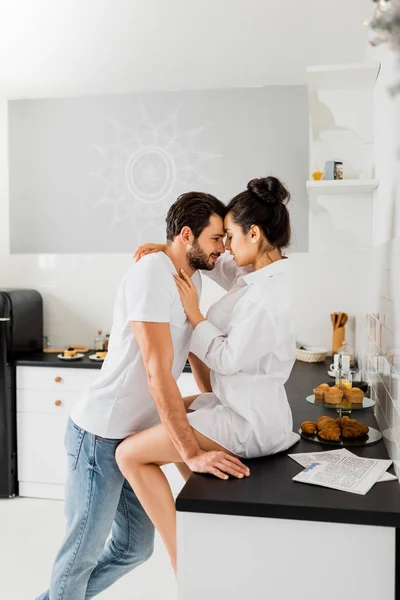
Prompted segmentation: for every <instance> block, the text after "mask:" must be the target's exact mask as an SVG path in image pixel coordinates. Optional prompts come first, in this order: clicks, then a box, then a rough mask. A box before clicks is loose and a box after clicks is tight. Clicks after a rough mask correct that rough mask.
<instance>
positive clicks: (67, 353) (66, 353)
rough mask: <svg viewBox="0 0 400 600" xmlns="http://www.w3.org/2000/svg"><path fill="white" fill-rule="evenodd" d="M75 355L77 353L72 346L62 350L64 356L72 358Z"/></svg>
mask: <svg viewBox="0 0 400 600" xmlns="http://www.w3.org/2000/svg"><path fill="white" fill-rule="evenodd" d="M76 355H77V351H76V350H74V349H73V348H68V350H64V356H65V358H73V357H74V356H76Z"/></svg>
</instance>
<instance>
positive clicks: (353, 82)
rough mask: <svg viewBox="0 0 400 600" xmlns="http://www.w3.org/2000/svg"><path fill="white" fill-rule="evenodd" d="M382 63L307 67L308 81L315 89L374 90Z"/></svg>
mask: <svg viewBox="0 0 400 600" xmlns="http://www.w3.org/2000/svg"><path fill="white" fill-rule="evenodd" d="M379 69H380V65H379V64H375V63H354V64H349V65H328V66H319V67H318V66H317V67H307V81H308V85H309V87H310V88H311V89H314V90H318V91H320V90H347V91H351V90H372V89H373V88H374V85H375V82H376V79H377V77H378V74H379Z"/></svg>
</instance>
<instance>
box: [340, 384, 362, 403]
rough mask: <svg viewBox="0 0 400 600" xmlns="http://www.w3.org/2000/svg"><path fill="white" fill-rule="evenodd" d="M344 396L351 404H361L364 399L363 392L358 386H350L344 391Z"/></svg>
mask: <svg viewBox="0 0 400 600" xmlns="http://www.w3.org/2000/svg"><path fill="white" fill-rule="evenodd" d="M344 397H345V398H346V400H348V401H349V402H351V403H352V404H361V403H362V401H363V400H364V392H363V391H362V390H360V388H358V387H355V388H350V389H349V390H345V391H344Z"/></svg>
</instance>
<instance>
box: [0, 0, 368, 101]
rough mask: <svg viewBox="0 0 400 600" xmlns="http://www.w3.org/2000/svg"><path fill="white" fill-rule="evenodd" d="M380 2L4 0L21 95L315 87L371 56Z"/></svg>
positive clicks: (2, 76)
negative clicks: (314, 75) (321, 76)
mask: <svg viewBox="0 0 400 600" xmlns="http://www.w3.org/2000/svg"><path fill="white" fill-rule="evenodd" d="M371 12H372V1H371V0H197V1H195V0H34V1H33V0H0V93H1V94H3V95H6V96H8V97H12V98H21V97H22V98H33V97H56V96H70V95H72V96H74V95H85V94H103V93H104V94H110V93H127V92H131V91H135V90H170V89H199V88H203V89H204V88H222V87H235V86H261V85H275V84H276V85H277V84H302V83H305V67H306V66H307V65H315V64H334V63H336V64H341V63H348V62H359V61H363V60H364V59H365V52H366V46H367V29H366V27H364V26H363V21H364V20H365V19H366V18H368V17H369V16H370V15H371Z"/></svg>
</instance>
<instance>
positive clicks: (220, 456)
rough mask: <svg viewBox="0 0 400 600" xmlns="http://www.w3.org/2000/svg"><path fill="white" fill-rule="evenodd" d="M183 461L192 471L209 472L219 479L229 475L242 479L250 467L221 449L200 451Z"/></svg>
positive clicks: (247, 473)
mask: <svg viewBox="0 0 400 600" xmlns="http://www.w3.org/2000/svg"><path fill="white" fill-rule="evenodd" d="M185 462H186V464H187V466H188V467H189V469H190V470H191V471H193V472H194V473H211V475H215V477H218V478H219V479H229V475H232V476H233V477H237V478H238V479H242V478H243V477H248V476H249V475H250V469H249V468H248V467H246V465H244V464H243V463H242V462H241V461H240V460H239V459H238V458H236V457H235V456H231V455H230V454H227V453H226V452H223V451H221V450H211V451H210V452H200V453H199V454H197V455H196V456H193V457H191V458H188V459H187V460H186V461H185Z"/></svg>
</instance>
